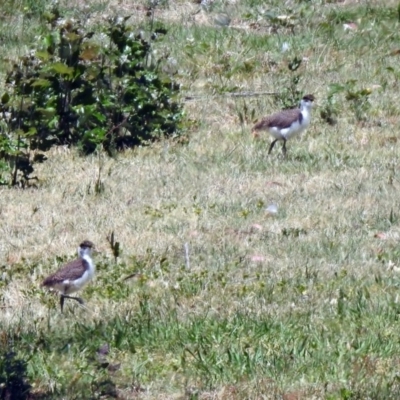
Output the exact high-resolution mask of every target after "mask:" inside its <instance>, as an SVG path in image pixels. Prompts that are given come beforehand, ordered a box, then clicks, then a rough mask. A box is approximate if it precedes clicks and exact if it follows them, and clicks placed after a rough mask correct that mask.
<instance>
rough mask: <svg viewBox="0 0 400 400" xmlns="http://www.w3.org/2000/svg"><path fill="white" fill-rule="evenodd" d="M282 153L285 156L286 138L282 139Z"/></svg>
mask: <svg viewBox="0 0 400 400" xmlns="http://www.w3.org/2000/svg"><path fill="white" fill-rule="evenodd" d="M282 153H283V156H284V157H286V139H283V145H282Z"/></svg>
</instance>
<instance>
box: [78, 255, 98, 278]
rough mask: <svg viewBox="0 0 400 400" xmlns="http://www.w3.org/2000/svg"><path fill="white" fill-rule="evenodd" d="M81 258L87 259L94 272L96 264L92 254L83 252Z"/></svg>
mask: <svg viewBox="0 0 400 400" xmlns="http://www.w3.org/2000/svg"><path fill="white" fill-rule="evenodd" d="M81 258H82V260H85V261H86V262H87V263H88V265H89V269H90V271H91V272H92V273H94V271H95V266H94V262H93V259H92V257H91V256H90V254H81Z"/></svg>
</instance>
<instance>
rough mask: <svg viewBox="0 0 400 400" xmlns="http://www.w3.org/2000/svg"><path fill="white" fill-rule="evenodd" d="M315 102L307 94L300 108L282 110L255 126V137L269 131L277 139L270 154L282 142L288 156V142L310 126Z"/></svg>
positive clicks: (283, 151)
mask: <svg viewBox="0 0 400 400" xmlns="http://www.w3.org/2000/svg"><path fill="white" fill-rule="evenodd" d="M314 100H315V97H314V96H313V95H312V94H307V95H305V96H304V97H303V98H302V99H301V101H300V107H299V108H294V109H290V110H282V111H280V112H277V113H275V114H272V115H270V116H268V117H265V118H263V119H262V120H261V121H259V122H257V123H256V124H255V125H254V126H253V129H252V132H253V135H254V136H256V137H257V136H259V132H260V131H267V132H269V134H270V135H271V136H272V137H274V138H275V140H274V141H273V142H272V143H271V145H270V146H269V150H268V154H271V151H272V149H273V148H274V146H275V143H276V142H277V141H278V140H282V141H283V145H282V153H283V155H284V156H286V141H287V140H288V139H290V138H291V137H292V136H295V135H298V134H300V133H301V132H303V131H304V130H305V129H306V128H307V127H308V126H309V125H310V120H311V108H312V105H313V101H314Z"/></svg>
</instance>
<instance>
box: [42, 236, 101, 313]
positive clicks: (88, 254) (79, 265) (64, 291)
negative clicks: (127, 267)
mask: <svg viewBox="0 0 400 400" xmlns="http://www.w3.org/2000/svg"><path fill="white" fill-rule="evenodd" d="M93 248H94V245H93V243H92V242H91V241H89V240H85V241H83V242H82V243H81V244H80V245H79V247H78V258H77V259H76V260H74V261H71V262H69V263H68V264H65V265H63V266H62V267H61V268H60V269H59V270H58V271H57V272H55V273H54V274H52V275H50V276H48V277H47V278H46V279H45V280H44V281H43V283H42V286H45V287H47V288H52V289H55V290H57V291H58V292H59V293H60V306H61V312H63V308H64V299H66V298H67V299H73V300H76V301H77V302H79V304H83V300H82V299H81V298H80V297H72V296H70V294H71V293H74V292H76V291H78V290H80V289H82V287H83V286H84V285H86V284H87V283H88V282H89V281H90V280H91V279H92V278H93V276H94V273H95V265H94V263H93V260H92V249H93Z"/></svg>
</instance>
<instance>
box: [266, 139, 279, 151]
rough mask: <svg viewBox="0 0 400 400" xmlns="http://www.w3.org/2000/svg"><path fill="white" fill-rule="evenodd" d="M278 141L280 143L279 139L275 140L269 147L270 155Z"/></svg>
mask: <svg viewBox="0 0 400 400" xmlns="http://www.w3.org/2000/svg"><path fill="white" fill-rule="evenodd" d="M277 141H278V139H275V140H274V141H273V142H272V143H271V146H269V150H268V155H269V154H271V151H272V149H273V148H274V146H275V143H276V142H277Z"/></svg>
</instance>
